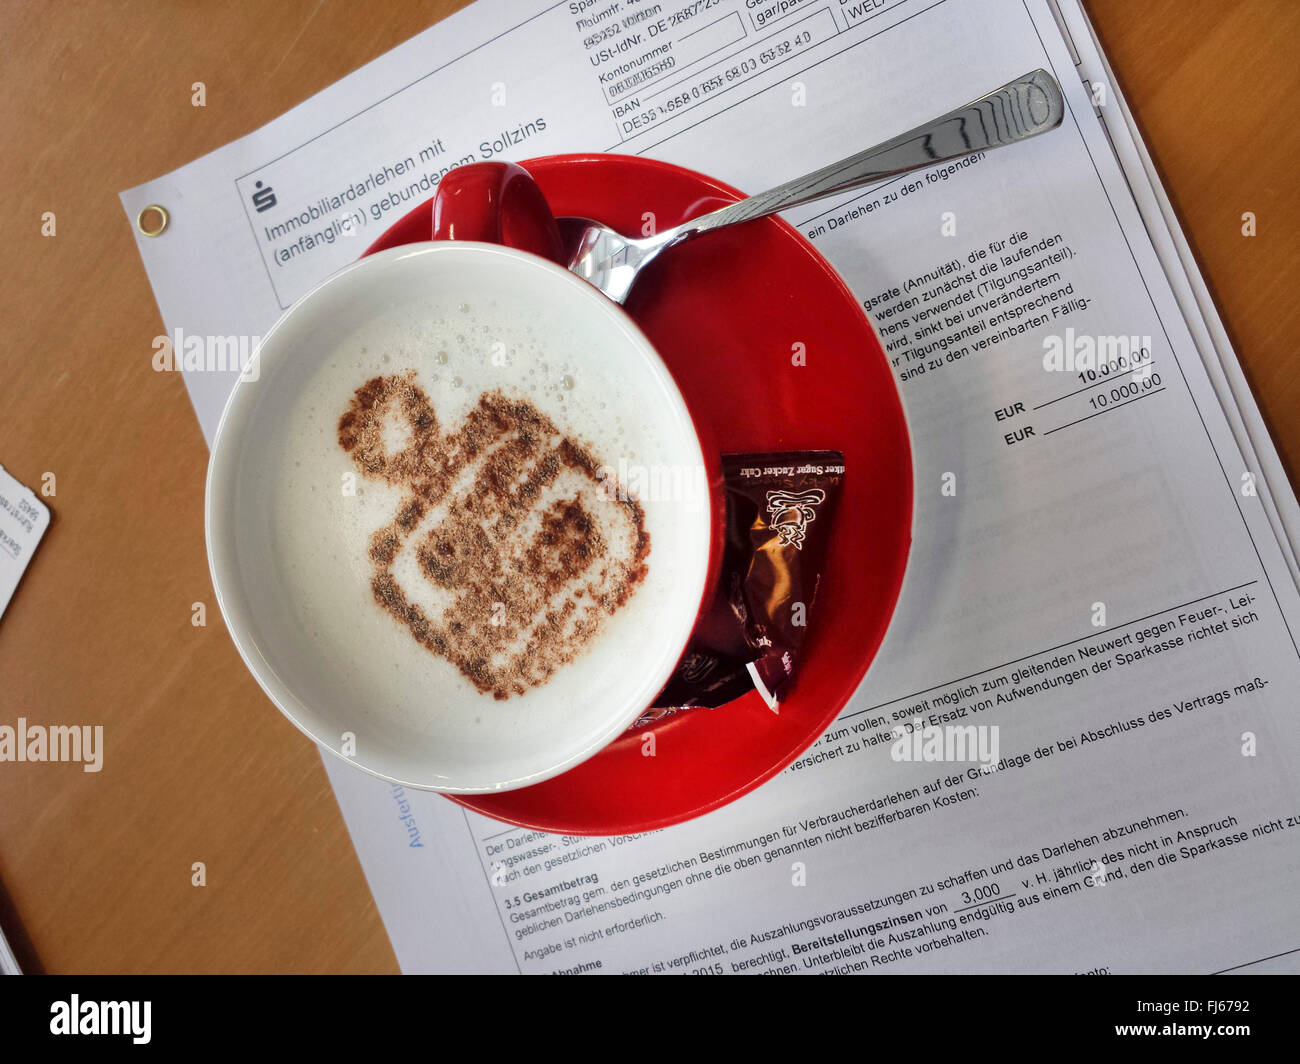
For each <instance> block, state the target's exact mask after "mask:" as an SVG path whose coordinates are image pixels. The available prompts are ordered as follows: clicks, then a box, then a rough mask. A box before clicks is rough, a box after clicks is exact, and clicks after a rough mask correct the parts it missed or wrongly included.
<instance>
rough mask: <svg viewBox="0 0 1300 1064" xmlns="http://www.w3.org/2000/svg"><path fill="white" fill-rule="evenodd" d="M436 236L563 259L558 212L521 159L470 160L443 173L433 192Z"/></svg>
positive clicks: (434, 236) (436, 238) (553, 259)
mask: <svg viewBox="0 0 1300 1064" xmlns="http://www.w3.org/2000/svg"><path fill="white" fill-rule="evenodd" d="M433 239H434V240H479V241H483V242H485V243H489V244H504V245H506V246H507V247H512V248H518V249H519V250H520V251H531V252H532V253H533V254H534V255H540V256H542V258H545V259H550V260H551V261H552V262H560V261H561V250H560V231H559V228H558V227H557V226H556V224H555V215H554V214H552V213H551V208H550V205H549V204H548V203H547V202H546V197H545V196H543V195H542V190H541V189H540V188H538V187H537V183H536V182H535V181H534V180H533V178H532V175H531V174H530V173H529V172H528V171H527V170H525V169H524V168H523V167H522V166H520V165H519V164H518V163H504V162H497V163H470V164H469V165H467V166H458V167H456V169H454V170H450V171H448V172H447V173H446V174H445V175H443V178H442V180H441V181H439V182H438V191H437V192H436V193H435V194H434V197H433ZM561 265H563V263H561Z"/></svg>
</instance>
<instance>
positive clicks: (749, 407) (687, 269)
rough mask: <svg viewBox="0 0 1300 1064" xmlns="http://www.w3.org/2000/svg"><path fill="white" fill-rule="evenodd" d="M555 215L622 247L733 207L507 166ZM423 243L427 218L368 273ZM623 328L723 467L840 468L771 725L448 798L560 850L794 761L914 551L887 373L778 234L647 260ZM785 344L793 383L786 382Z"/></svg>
mask: <svg viewBox="0 0 1300 1064" xmlns="http://www.w3.org/2000/svg"><path fill="white" fill-rule="evenodd" d="M523 165H524V166H525V167H526V168H527V169H528V171H529V172H530V173H531V174H532V175H533V177H534V178H535V179H536V181H537V183H538V184H539V185H540V186H541V188H542V191H543V192H544V193H545V195H546V198H547V200H548V201H549V202H550V205H551V208H552V209H553V210H554V212H555V213H556V215H581V216H584V217H589V218H595V219H597V220H598V221H601V222H604V223H606V224H607V225H612V226H613V227H614V228H616V229H618V230H619V231H620V232H624V233H629V234H637V233H640V232H641V231H642V227H643V225H644V224H645V218H644V215H645V213H646V212H653V214H654V224H655V226H656V228H658V229H664V228H666V227H669V226H674V225H677V224H679V223H680V222H683V221H685V220H686V219H688V218H692V217H694V216H696V215H698V214H702V213H704V212H706V211H710V210H714V209H716V208H718V207H722V206H725V205H726V204H728V203H732V202H734V201H736V200H738V199H741V198H742V194H741V193H739V192H737V191H736V190H735V189H733V188H730V187H728V186H727V185H723V184H721V183H719V182H717V181H714V180H712V179H711V178H708V177H704V176H703V175H701V174H697V173H694V172H693V171H690V170H684V169H682V168H680V167H677V166H671V165H669V164H667V163H661V162H656V161H654V160H651V159H642V158H637V157H632V156H620V155H556V156H547V157H544V158H540V159H529V160H527V161H525V162H524V163H523ZM431 231H432V218H431V213H430V203H424V204H422V205H420V206H419V207H416V208H415V209H414V210H413V211H411V212H410V213H409V214H408V215H406V216H405V217H404V218H402V219H401V220H399V221H398V222H397V223H395V224H394V225H393V226H392V228H390V229H389V230H388V231H387V232H386V233H385V234H384V235H383V236H382V237H380V239H379V240H378V241H376V242H375V244H374V245H373V246H371V247H370V248H369V249H368V250H367V252H366V254H371V253H372V252H375V251H382V250H383V249H385V248H390V247H396V246H397V245H400V244H409V243H413V242H416V241H423V240H428V239H429V236H430V233H431ZM627 311H628V313H630V314H631V315H632V317H633V318H634V319H635V320H636V322H637V324H638V325H639V326H640V327H641V329H642V331H643V332H644V333H645V334H646V336H647V337H649V339H650V341H651V342H652V343H653V344H654V346H655V348H656V349H657V350H658V351H659V353H660V355H661V356H662V357H663V359H664V361H665V362H666V363H667V364H668V368H669V369H670V370H671V371H672V374H673V376H674V378H676V381H677V384H678V386H679V387H680V388H681V391H682V395H683V396H684V398H685V399H686V403H687V405H688V406H689V407H690V409H691V412H692V414H693V415H694V416H695V417H696V418H697V419H706V420H707V421H708V422H709V425H710V428H711V429H712V431H713V435H714V437H715V438H716V439H717V440H718V441H719V442H720V444H721V446H722V448H723V450H725V451H727V452H735V451H789V450H816V449H831V450H839V451H843V452H844V464H845V475H844V483H843V488H842V495H841V497H840V501H839V505H838V509H837V511H836V514H835V517H834V526H833V527H832V529H831V536H830V553H829V557H828V561H827V569H826V575H825V576H824V577H823V579H822V586H821V588H820V590H819V592H818V596H817V601H816V604H815V606H813V608H812V609H810V610H809V612H808V625H809V627H808V634H807V638H806V640H805V642H804V646H803V650H802V654H801V657H800V660H799V662H798V664H797V666H796V672H795V679H794V684H793V686H792V688H790V689H789V690H788V692H787V697H786V701H785V702H784V703H782V704H781V706H780V712H779V713H773V712H772V711H771V710H769V709H768V708H767V705H766V704H765V703H764V702H763V700H762V699H761V698H760V697H759V696H758V694H757V693H751V694H749V695H747V696H746V697H744V698H742V699H739V700H737V701H735V702H732V703H730V704H729V705H726V706H722V707H719V708H718V709H712V710H709V709H693V710H687V711H684V712H681V713H677V714H675V715H673V716H671V717H669V718H667V719H666V720H664V721H661V722H660V723H658V724H656V725H653V726H652V729H649V730H653V731H654V732H655V751H656V753H655V756H654V757H643V756H642V752H641V751H642V740H641V736H642V735H643V734H644V730H640V731H637V732H636V733H634V734H628V735H624V736H623V737H622V738H620V739H618V740H616V741H615V742H614V743H612V744H611V745H610V746H608V747H606V748H605V749H604V750H602V751H601V752H600V753H599V754H597V755H596V756H595V757H592V758H591V759H590V760H588V761H586V762H584V763H583V764H581V765H579V766H577V767H576V768H573V769H571V770H569V771H568V772H566V773H564V774H563V775H560V776H556V777H554V778H553V779H550V780H547V781H545V782H543V783H539V784H536V785H535V786H532V787H525V788H523V789H521V790H515V791H506V792H504V793H501V794H491V795H471V796H466V797H455V798H452V800H453V801H456V802H459V803H460V804H461V805H463V806H466V807H467V808H470V809H474V810H476V811H477V812H480V813H483V814H485V815H487V816H490V817H494V818H496V819H497V820H503V821H506V822H507V823H510V824H518V825H521V826H523V827H529V828H536V829H538V830H541V831H549V832H556V833H559V834H566V835H625V834H632V833H634V832H642V831H651V830H654V829H656V828H662V827H667V826H668V825H669V824H676V823H679V822H680V821H683V820H689V819H691V818H692V817H697V816H700V815H701V814H703V813H707V812H708V811H709V810H711V809H716V808H718V807H719V806H721V805H725V804H726V803H728V802H730V801H733V800H735V799H736V798H739V797H740V796H741V795H743V794H745V793H747V792H748V791H751V790H753V789H754V788H755V787H757V786H758V785H759V784H760V783H763V782H764V781H766V780H768V779H770V778H771V777H773V776H775V775H776V774H777V773H778V772H780V771H781V770H782V769H783V768H785V767H786V766H787V765H789V764H790V763H791V762H792V761H794V760H795V759H796V758H797V757H798V756H799V755H800V754H801V753H803V751H804V750H806V749H807V748H808V747H809V746H811V745H812V744H813V742H815V741H816V739H817V737H818V736H820V735H821V733H822V732H823V731H825V729H826V728H827V727H828V726H829V725H830V723H831V721H833V720H834V719H835V718H836V717H837V716H838V715H839V713H840V711H841V710H842V709H843V708H844V705H845V703H847V702H848V700H849V697H850V696H851V695H852V694H853V692H854V690H855V689H856V688H857V686H858V684H859V683H860V682H861V680H862V677H863V675H864V674H865V673H866V671H867V667H868V666H869V665H870V664H871V661H872V659H873V658H874V657H875V655H876V651H877V649H878V648H879V646H880V642H881V640H882V639H883V638H884V635H885V629H886V628H887V627H888V625H889V620H890V617H891V616H892V615H893V612H894V605H895V603H896V602H897V600H898V593H899V589H900V587H901V585H902V582H903V571H904V569H905V568H906V564H907V554H908V549H909V547H910V545H911V535H912V458H911V448H910V446H909V443H908V434H907V426H906V423H905V422H904V420H903V410H902V405H901V403H900V401H899V397H898V387H897V385H896V383H895V381H894V375H893V371H892V370H891V369H890V366H889V362H888V360H887V359H886V357H885V353H884V351H883V349H882V348H881V345H880V341H879V339H878V338H877V337H876V334H875V332H874V331H873V330H872V328H871V326H870V325H869V324H868V322H867V319H866V317H865V315H864V314H863V312H862V310H861V308H860V307H859V305H858V302H857V300H856V299H855V298H854V297H853V294H852V293H851V292H850V291H849V289H848V288H847V287H846V286H845V284H844V282H843V281H841V280H840V278H839V276H838V275H837V274H836V273H835V271H834V270H832V269H831V267H830V266H829V265H828V264H827V263H826V261H825V260H824V259H823V258H822V257H821V256H820V255H818V254H817V252H816V251H814V250H813V248H812V246H811V245H810V244H809V243H808V242H807V241H806V240H804V238H803V237H802V236H800V235H799V234H798V233H797V232H796V231H795V230H794V229H793V228H791V227H790V226H789V225H787V224H786V223H785V222H783V221H781V220H780V219H777V218H765V219H761V220H758V221H754V222H750V223H748V224H746V225H741V226H736V227H734V228H731V229H725V230H722V231H719V232H717V233H715V234H711V235H709V236H707V237H703V238H701V239H699V240H695V241H693V242H691V243H689V244H685V245H683V246H681V247H679V248H676V249H674V250H673V251H671V252H669V253H668V254H666V255H664V256H663V258H662V259H660V260H658V261H656V262H655V263H653V264H652V265H651V266H650V267H649V269H648V270H647V272H646V274H645V275H644V276H643V277H642V278H641V279H640V280H639V281H638V282H637V286H636V288H635V289H633V292H632V296H631V298H630V299H629V300H628V303H627ZM796 344H802V345H803V352H804V361H805V363H806V364H805V365H802V366H798V365H794V364H793V362H792V355H793V354H794V352H795V351H796V350H798V349H797V348H796V347H795V345H796Z"/></svg>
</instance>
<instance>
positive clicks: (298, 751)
mask: <svg viewBox="0 0 1300 1064" xmlns="http://www.w3.org/2000/svg"><path fill="white" fill-rule="evenodd" d="M149 6H150V5H145V4H134V5H121V4H110V3H107V2H100V3H83V4H45V3H39V2H36V0H23V2H15V0H4V2H3V3H2V4H0V39H2V40H3V42H4V53H5V59H4V62H3V64H0V98H3V99H4V100H5V101H6V105H5V107H4V113H3V117H0V124H2V128H3V137H2V138H0V143H3V145H4V148H5V150H4V152H3V156H2V158H0V168H2V170H3V176H2V177H0V197H2V198H0V203H3V208H2V209H0V225H2V226H3V233H4V242H5V246H6V247H7V248H8V249H9V250H8V252H7V253H6V255H5V256H4V262H3V265H0V273H2V283H0V305H2V306H3V316H2V317H0V321H3V323H4V343H3V348H2V349H0V426H3V427H2V428H0V463H3V464H4V465H5V466H6V468H8V469H9V470H10V471H11V472H12V473H13V474H14V475H15V476H16V477H17V478H18V479H19V480H20V481H22V482H24V483H26V484H28V485H33V486H39V484H40V482H41V477H42V474H44V473H46V472H47V471H49V472H53V473H55V475H56V478H57V480H56V485H57V494H56V496H55V497H54V498H52V499H49V500H47V501H48V502H49V503H50V506H51V509H52V511H53V514H54V519H53V522H52V524H51V527H50V529H49V532H48V533H47V535H46V537H45V540H44V542H43V543H42V544H41V547H40V549H39V550H38V551H37V553H36V556H35V559H34V561H33V563H32V565H31V567H30V569H29V570H28V573H27V576H26V578H25V579H24V581H23V583H22V585H21V586H20V587H19V589H18V592H17V594H16V595H15V596H14V599H13V602H12V603H11V604H10V606H9V609H8V612H7V613H6V614H5V616H4V618H3V621H0V723H9V724H13V723H14V722H15V721H16V718H17V717H18V716H25V717H26V718H27V719H28V720H29V721H31V722H33V723H48V724H54V723H74V722H76V723H102V724H103V725H104V729H105V736H106V748H107V753H106V755H105V767H104V770H103V771H102V772H100V773H98V774H91V773H85V772H83V771H82V770H81V768H80V766H78V765H74V764H53V765H43V764H12V763H5V764H0V926H3V928H4V930H5V932H6V934H7V935H8V937H9V940H10V942H11V943H12V945H13V947H14V950H15V952H16V953H17V955H18V958H19V960H20V962H21V963H22V964H23V965H24V967H25V968H26V969H27V970H28V971H47V972H105V971H108V972H145V971H171V972H188V971H222V972H228V971H350V972H388V971H395V970H396V963H395V960H394V957H393V952H392V949H391V947H390V946H389V943H388V939H387V937H386V935H385V933H384V929H383V925H382V923H381V921H380V918H379V914H378V912H377V910H376V908H375V904H374V902H373V900H372V899H371V897H370V893H369V891H368V889H367V887H366V883H365V879H364V877H363V875H362V872H361V868H360V865H359V864H358V862H357V858H356V855H355V854H354V853H353V850H352V845H351V843H350V841H349V839H348V834H347V830H346V828H345V827H344V824H343V820H342V817H341V816H340V814H339V811H338V807H337V805H336V804H335V802H334V798H333V794H332V792H331V790H330V787H329V783H328V781H327V779H326V776H325V772H324V770H323V768H322V767H321V761H320V757H319V755H318V754H317V753H316V751H315V749H314V748H313V747H312V745H311V744H310V743H307V742H304V741H303V739H302V737H301V735H299V734H298V732H297V731H296V730H295V729H294V728H293V727H292V726H291V725H290V724H289V723H288V722H287V721H285V720H284V719H283V718H282V717H280V715H279V714H277V713H275V712H274V711H272V710H271V709H270V707H269V705H268V703H267V701H266V699H265V698H264V697H263V695H262V694H261V692H260V691H259V689H258V687H257V686H256V684H255V683H254V682H253V680H252V678H251V677H250V676H249V675H248V673H247V672H246V671H245V670H244V668H243V666H242V664H241V662H240V661H239V658H238V656H237V654H236V652H235V648H234V646H233V644H232V643H231V641H230V639H229V637H228V635H227V634H226V631H225V628H224V626H223V624H222V621H221V617H220V615H219V613H218V611H217V610H216V608H215V604H214V602H213V596H212V587H211V583H210V581H209V578H208V569H207V562H206V556H205V553H204V543H203V476H204V468H205V463H206V461H207V449H206V447H205V445H204V442H203V438H202V436H201V435H200V434H199V428H198V424H197V422H196V421H195V418H194V414H193V411H192V410H191V408H190V404H189V400H188V398H187V396H186V394H185V389H184V386H183V384H182V383H181V379H180V376H179V375H178V374H168V373H155V372H153V371H152V370H151V369H150V358H151V356H152V353H153V351H152V348H151V341H152V339H153V337H154V336H155V335H157V334H159V333H161V332H162V324H161V320H160V318H159V315H158V311H157V307H156V305H155V303H154V298H153V294H152V292H151V291H150V289H149V284H148V282H147V280H146V278H145V273H144V269H143V267H142V266H141V264H140V260H139V256H138V255H137V253H136V250H135V246H134V243H133V240H132V234H131V232H130V229H129V227H128V225H127V222H126V220H125V218H124V216H123V213H122V209H121V206H120V204H119V202H118V192H119V191H121V190H122V189H124V188H129V187H131V186H133V185H136V184H139V183H141V182H143V181H146V180H148V179H150V178H153V177H157V176H158V175H160V174H162V173H165V172H166V171H168V170H171V169H173V168H174V167H176V166H179V165H181V164H183V163H186V162H189V161H190V160H191V159H194V158H196V157H197V156H199V155H201V154H203V153H205V152H208V151H211V150H212V149H214V148H216V147H219V146H220V145H222V144H225V143H227V142H228V141H231V140H234V139H236V138H237V137H240V136H242V135H243V134H245V133H248V132H250V131H251V130H253V129H255V128H257V127H258V126H261V125H262V124H263V123H265V122H267V121H269V120H270V119H272V118H274V117H275V116H276V115H278V114H280V113H281V112H283V111H285V110H287V109H288V108H290V107H291V106H293V105H294V104H296V103H298V102H300V101H301V100H302V99H304V98H305V97H307V96H309V95H310V94H312V93H314V92H316V91H317V90H319V89H322V88H324V87H325V86H326V85H328V84H330V83H331V82H333V81H335V80H337V79H338V78H340V77H342V76H343V75H345V74H347V73H348V72H349V71H351V70H353V69H355V68H356V67H358V66H360V65H361V64H363V63H365V62H367V61H368V60H370V59H373V58H374V57H376V56H378V55H380V54H381V53H382V52H384V51H387V50H388V49H389V48H392V47H393V46H395V45H397V44H399V43H400V42H402V41H404V40H406V39H407V38H408V37H410V36H412V35H414V34H415V33H417V32H419V31H420V30H422V29H424V28H425V27H427V26H428V25H430V24H431V23H433V22H435V21H437V20H438V19H439V18H442V17H443V16H445V15H446V14H449V13H450V12H451V11H453V10H455V9H456V8H458V7H460V6H462V5H461V4H460V3H458V2H455V0H426V2H420V0H406V2H405V3H400V4H364V5H363V4H354V3H347V2H345V0H323V2H320V3H317V2H307V0H279V2H277V3H274V4H249V3H245V2H239V0H221V2H211V3H205V4H191V5H179V4H162V3H156V4H154V5H152V8H153V13H152V14H150V13H148V12H147V10H146V9H147V8H148V7H149ZM1089 7H1090V10H1091V12H1092V15H1093V17H1094V20H1095V23H1096V25H1097V28H1098V32H1099V33H1100V35H1101V37H1102V39H1103V45H1104V47H1105V49H1106V51H1107V53H1108V55H1109V56H1110V59H1111V62H1112V64H1113V66H1114V68H1115V70H1116V72H1117V75H1118V77H1119V79H1120V82H1121V85H1122V87H1123V89H1124V91H1125V92H1126V93H1127V95H1128V98H1129V101H1130V103H1131V104H1132V106H1133V108H1134V110H1135V112H1136V114H1137V116H1138V120H1139V122H1140V124H1141V126H1142V129H1143V132H1144V134H1145V136H1146V138H1147V143H1148V144H1149V145H1150V147H1151V150H1152V153H1153V154H1154V156H1155V158H1156V160H1157V163H1158V165H1159V166H1160V169H1161V171H1162V173H1163V175H1164V178H1165V182H1166V187H1167V188H1168V190H1169V192H1170V195H1171V197H1172V198H1173V201H1174V203H1175V204H1176V206H1177V208H1178V210H1179V212H1180V214H1181V217H1182V219H1183V222H1184V225H1185V227H1186V230H1187V233H1188V236H1189V239H1190V240H1191V242H1192V245H1193V247H1194V248H1195V250H1196V252H1197V254H1198V256H1199V258H1200V262H1201V264H1202V268H1203V270H1204V272H1205V274H1206V277H1207V279H1208V281H1209V284H1210V287H1211V289H1212V291H1213V293H1214V295H1215V298H1216V300H1217V302H1218V305H1219V308H1220V310H1221V311H1222V313H1223V316H1224V319H1225V321H1226V323H1227V326H1228V329H1229V332H1230V333H1231V335H1232V338H1233V340H1234V342H1235V344H1236V348H1237V352H1238V354H1239V356H1240V358H1241V360H1242V362H1243V363H1244V365H1245V369H1246V374H1247V376H1248V378H1249V379H1250V381H1251V384H1252V386H1253V387H1254V389H1255V393H1256V395H1257V397H1258V399H1259V403H1260V406H1261V407H1262V409H1263V411H1264V416H1265V418H1266V420H1267V421H1268V423H1269V426H1270V427H1271V429H1272V431H1273V434H1274V439H1275V440H1276V441H1277V444H1278V447H1279V449H1280V450H1281V452H1282V454H1283V459H1284V461H1285V462H1286V464H1287V467H1288V471H1289V472H1290V474H1291V476H1292V480H1293V482H1294V481H1295V475H1296V472H1297V470H1300V361H1298V360H1297V356H1296V352H1297V350H1298V349H1300V299H1298V298H1297V296H1296V289H1297V271H1296V265H1297V253H1296V251H1295V248H1296V247H1297V246H1300V215H1298V208H1300V204H1298V203H1297V200H1296V188H1297V180H1296V173H1297V170H1298V169H1300V124H1298V123H1296V122H1292V121H1279V116H1280V115H1282V114H1284V113H1285V107H1286V105H1287V104H1288V103H1289V102H1290V101H1292V100H1294V99H1296V98H1300V61H1298V53H1300V49H1298V48H1297V45H1300V3H1295V2H1294V0H1236V2H1228V0H1089ZM195 81H203V82H205V84H206V86H207V106H206V107H203V108H196V107H193V106H191V103H190V93H191V88H190V87H191V84H192V83H193V82H195ZM46 211H53V212H55V215H56V219H57V221H56V225H57V232H56V236H55V237H53V238H48V237H43V236H42V235H41V218H42V215H43V213H44V212H46ZM1245 211H1253V212H1254V213H1255V216H1256V218H1257V225H1258V235H1257V236H1255V237H1253V238H1247V237H1244V236H1243V235H1242V233H1241V224H1242V223H1241V216H1242V213H1243V212H1245ZM195 602H204V603H206V604H207V607H208V624H207V626H206V627H203V628H196V627H194V626H193V625H192V624H191V606H192V604H193V603H195ZM195 861H202V862H204V863H205V865H206V868H207V885H206V886H204V887H195V886H192V885H191V866H192V864H193V863H194V862H195Z"/></svg>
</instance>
